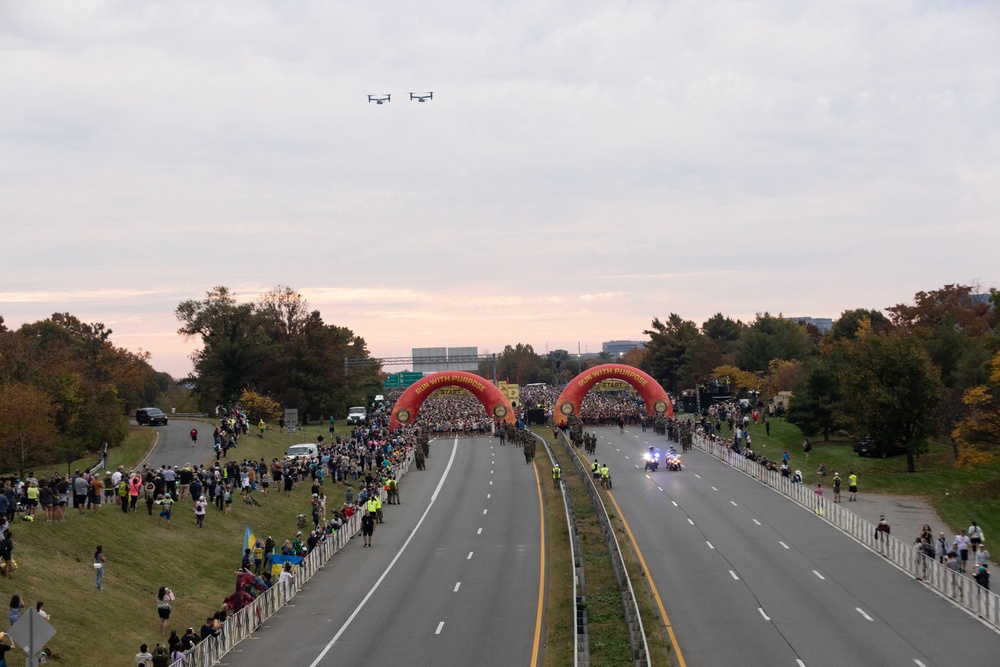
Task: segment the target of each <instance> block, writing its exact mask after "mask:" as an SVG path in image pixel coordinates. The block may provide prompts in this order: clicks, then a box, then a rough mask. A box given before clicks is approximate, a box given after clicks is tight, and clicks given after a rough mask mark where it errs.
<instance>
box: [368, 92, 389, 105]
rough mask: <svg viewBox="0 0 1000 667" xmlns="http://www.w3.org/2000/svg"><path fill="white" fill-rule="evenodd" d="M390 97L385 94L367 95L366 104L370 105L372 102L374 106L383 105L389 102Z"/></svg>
mask: <svg viewBox="0 0 1000 667" xmlns="http://www.w3.org/2000/svg"><path fill="white" fill-rule="evenodd" d="M391 97H392V95H390V94H389V93H386V94H385V95H369V96H368V104H371V103H372V102H374V103H375V104H385V103H386V102H388V101H389V99H390V98H391Z"/></svg>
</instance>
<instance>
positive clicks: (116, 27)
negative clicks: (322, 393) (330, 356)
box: [0, 0, 1000, 377]
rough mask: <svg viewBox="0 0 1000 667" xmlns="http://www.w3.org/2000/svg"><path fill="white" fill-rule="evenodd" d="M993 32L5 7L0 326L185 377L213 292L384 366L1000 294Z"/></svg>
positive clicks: (706, 11)
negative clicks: (184, 306)
mask: <svg viewBox="0 0 1000 667" xmlns="http://www.w3.org/2000/svg"><path fill="white" fill-rule="evenodd" d="M998 35H1000V3H997V2H994V1H984V2H962V1H957V0H956V1H948V0H941V1H933V0H921V1H903V0H886V1H872V0H864V1H861V0H843V1H839V2H832V3H819V2H801V1H795V2H792V1H786V0H772V1H768V2H727V1H718V2H701V1H697V0H691V1H687V0H684V1H659V2H653V1H636V2H626V1H615V0H601V1H599V2H598V1H596V0H531V1H530V2H529V1H524V0H503V1H502V2H501V1H490V0H486V1H482V2H467V1H462V2H459V1H457V0H440V1H439V2H434V3H413V2H408V1H403V0H379V1H376V2H344V1H340V0H322V1H319V0H317V1H314V2H308V1H294V0H282V1H277V0H275V1H273V2H265V1H262V0H261V1H243V2H235V1H227V0H218V1H213V2H203V1H200V0H199V1H197V2H194V1H188V0H169V1H152V0H150V1H143V0H104V1H96V0H91V1H87V0H80V1H78V2H72V3H67V2H65V1H58V2H56V1H51V0H31V2H27V1H24V0H0V238H2V241H3V242H2V248H3V255H2V260H0V315H2V316H3V317H4V319H5V321H6V324H7V326H9V327H12V328H13V327H17V326H20V325H21V324H23V323H25V322H34V321H37V320H40V319H44V318H45V317H48V316H49V315H51V314H52V313H54V312H70V313H72V314H73V315H76V316H77V317H79V318H80V319H82V320H84V321H89V322H103V323H105V324H106V325H108V326H109V327H110V328H111V329H112V330H113V331H114V334H113V336H112V339H113V341H114V342H115V343H116V344H117V345H120V346H123V347H126V348H129V349H132V350H139V349H142V350H145V351H148V352H150V353H151V355H152V356H151V360H150V361H151V363H152V365H153V366H154V367H155V368H157V369H158V370H163V371H167V372H169V373H171V374H173V375H175V376H177V377H180V376H184V375H186V374H187V373H189V372H190V371H191V362H190V359H189V358H188V357H189V355H190V354H191V352H192V351H194V350H195V349H196V341H194V340H185V339H183V338H182V337H181V336H179V335H178V334H177V328H178V326H179V323H178V321H177V319H176V317H175V315H174V310H175V308H176V307H177V305H178V304H179V303H180V302H182V301H185V300H188V299H200V298H203V297H204V295H205V293H206V292H207V291H208V290H210V289H211V288H212V287H213V286H216V285H225V286H227V287H229V288H230V289H231V290H234V291H235V292H237V293H238V294H239V295H240V296H241V298H244V299H248V300H249V299H254V298H256V297H257V296H258V295H259V294H261V293H262V292H265V291H268V290H270V289H272V288H274V287H276V286H278V285H285V286H289V287H291V288H293V289H295V290H296V291H298V292H300V293H301V294H302V295H303V296H304V297H305V298H306V300H307V301H308V302H309V304H310V306H311V307H312V308H314V309H317V310H319V311H320V312H321V313H322V316H323V319H324V321H326V322H327V323H330V324H336V325H339V326H346V327H349V328H350V329H352V330H353V331H354V332H355V333H356V334H357V335H359V336H362V337H363V338H364V339H365V340H366V342H367V343H368V348H369V350H370V351H371V353H372V354H373V355H374V356H396V355H407V354H409V353H410V349H411V348H412V347H429V346H456V347H457V346H478V347H479V349H480V352H484V351H491V352H497V351H499V350H501V349H502V348H503V346H504V345H506V344H516V343H518V342H522V343H530V344H531V345H533V346H534V347H535V349H536V351H538V352H542V353H544V352H545V351H546V350H551V349H557V348H562V349H567V350H571V351H575V350H576V349H577V346H578V345H579V348H580V350H581V351H590V352H594V351H598V350H599V349H600V344H601V342H602V341H606V340H614V339H632V340H642V339H644V338H645V336H643V334H642V331H643V330H644V329H647V328H649V325H650V322H651V321H652V319H653V318H654V317H658V318H660V319H665V318H666V317H667V316H668V315H669V314H670V313H672V312H675V313H678V314H680V315H681V316H683V317H684V318H686V319H692V320H695V321H696V322H701V321H703V320H705V319H707V318H708V317H710V316H711V315H713V314H714V313H717V312H722V313H724V314H726V315H730V316H732V317H739V318H742V319H743V320H744V321H746V320H748V319H753V317H754V314H755V313H758V312H763V311H769V312H771V313H782V314H784V315H788V316H813V317H834V318H835V317H836V316H837V315H838V314H840V313H841V312H843V311H844V310H847V309H852V308H859V307H865V308H885V307H887V306H890V305H893V304H896V303H901V302H907V301H910V300H912V297H913V295H914V294H915V293H916V292H918V291H921V290H931V289H936V288H939V287H941V286H943V285H945V284H950V283H962V284H977V285H980V286H981V287H982V289H983V290H987V289H989V288H990V287H1000V275H998V267H1000V261H998V260H997V258H996V249H997V248H998V247H1000V221H998V219H997V216H998V211H1000V90H998V87H1000V39H998ZM428 91H433V93H434V99H433V100H432V101H428V102H425V103H422V104H421V103H418V102H415V101H409V100H408V93H410V92H417V93H423V92H428ZM384 93H388V94H391V95H392V98H391V101H390V102H389V103H388V104H383V105H377V104H371V103H369V102H368V95H369V94H384Z"/></svg>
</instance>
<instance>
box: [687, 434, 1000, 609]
mask: <svg viewBox="0 0 1000 667" xmlns="http://www.w3.org/2000/svg"><path fill="white" fill-rule="evenodd" d="M694 445H695V447H697V448H698V449H700V450H702V451H704V452H706V453H708V454H710V455H712V456H714V457H715V458H717V459H719V460H720V461H724V462H726V463H728V464H729V465H731V466H732V467H734V468H736V469H737V470H740V471H742V472H744V473H746V474H747V475H750V476H751V477H753V478H754V479H756V480H757V481H759V482H760V483H761V484H766V485H767V486H769V487H771V488H772V489H774V490H775V491H777V492H778V493H781V494H782V495H784V496H786V497H788V498H790V499H792V500H794V501H795V502H796V503H798V504H799V505H801V506H803V507H805V508H807V509H809V510H812V511H813V512H815V513H817V514H818V515H819V516H820V518H822V519H825V520H826V521H828V522H830V523H832V524H833V525H835V526H836V527H837V528H839V529H840V530H842V531H843V532H845V533H847V534H848V535H850V536H851V537H853V538H854V539H855V540H857V541H858V542H860V543H861V544H863V545H864V546H865V547H867V548H868V549H870V550H871V551H874V552H876V553H879V554H881V555H882V556H884V557H885V558H886V559H887V560H888V561H889V562H891V563H892V564H893V565H895V566H896V567H897V568H899V569H900V570H902V571H903V572H906V573H907V574H909V575H910V576H912V577H914V578H915V579H919V580H921V581H923V582H924V584H926V585H927V586H929V587H930V588H932V589H934V590H935V591H937V592H938V593H940V594H941V595H943V596H945V597H947V598H948V599H950V600H951V601H952V602H954V603H955V604H957V605H959V606H960V607H962V608H963V609H965V610H966V611H968V612H970V613H972V614H975V615H976V616H978V617H979V618H980V619H982V620H983V621H985V622H986V623H988V624H989V625H991V626H992V627H994V628H997V629H1000V596H998V595H997V594H996V593H992V592H990V591H988V590H987V589H985V588H983V587H982V586H980V585H979V584H978V583H977V582H976V581H975V580H974V579H972V578H971V577H970V576H968V575H964V574H961V573H959V572H955V571H954V570H951V569H949V568H948V567H946V566H945V565H944V564H942V563H940V562H938V561H937V559H935V558H931V557H929V556H926V555H924V554H923V553H921V552H920V551H918V550H917V549H916V548H915V547H914V545H913V544H908V543H906V542H904V541H903V540H900V539H898V538H896V537H893V536H891V535H885V534H884V533H883V534H877V533H876V532H875V524H873V523H871V522H870V521H866V520H865V519H862V518H861V517H860V516H858V515H857V514H855V513H854V512H852V511H851V510H849V509H846V508H845V507H844V506H843V505H842V504H840V503H834V502H831V501H830V500H829V499H827V498H824V497H821V496H817V495H816V492H815V490H814V489H813V488H812V487H810V486H807V485H805V484H800V483H795V484H793V483H792V481H791V479H790V478H788V477H783V476H782V475H781V473H779V472H775V471H773V470H768V469H767V468H765V467H764V466H762V465H761V464H759V463H757V462H756V461H751V460H750V459H748V458H746V457H745V456H743V455H742V454H738V453H736V452H734V451H733V450H732V449H730V448H728V447H726V446H725V445H722V444H720V443H718V442H712V441H709V440H706V439H705V438H704V437H702V436H699V435H696V436H695V437H694ZM970 567H971V566H970Z"/></svg>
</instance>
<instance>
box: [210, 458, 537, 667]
mask: <svg viewBox="0 0 1000 667" xmlns="http://www.w3.org/2000/svg"><path fill="white" fill-rule="evenodd" d="M400 493H401V501H402V504H401V505H399V506H395V505H386V506H384V512H385V523H384V524H381V525H379V526H377V528H376V530H375V534H374V536H373V539H372V545H373V546H372V548H370V549H368V548H364V547H363V546H362V542H361V539H360V537H358V538H356V539H354V540H352V542H351V543H350V544H349V545H348V546H347V548H345V549H344V550H343V551H341V552H340V553H338V554H337V555H336V556H334V557H333V558H332V559H331V560H330V562H329V563H328V564H327V566H326V567H325V568H324V569H323V570H322V571H321V572H319V573H318V574H317V575H316V576H314V577H313V579H312V580H311V581H310V582H309V583H308V584H307V585H306V586H305V587H304V589H303V590H302V591H301V592H300V593H299V594H298V595H296V596H295V598H294V599H293V600H292V601H291V603H290V604H288V605H286V607H285V608H283V609H282V610H281V611H279V612H278V613H277V614H275V615H274V616H273V617H272V618H271V619H269V620H268V621H267V622H266V623H265V625H264V626H262V628H261V629H260V630H259V631H258V632H256V633H255V635H254V636H253V638H251V639H249V640H247V641H244V642H242V643H241V644H239V645H238V646H237V647H236V649H235V650H234V651H232V652H231V653H229V654H228V655H227V656H226V657H225V658H224V659H223V661H222V664H226V665H233V666H236V667H257V666H259V665H265V664H282V665H299V666H300V667H319V666H321V665H322V666H332V665H377V664H406V665H445V666H449V665H451V666H455V667H458V666H465V665H530V664H533V663H532V655H533V652H534V651H535V650H536V649H537V645H536V641H537V640H536V627H538V611H539V602H540V600H541V596H540V592H539V586H540V572H541V557H542V554H541V548H542V542H541V523H540V522H541V515H540V503H539V493H538V481H537V478H536V476H535V473H534V469H533V467H532V466H528V465H526V464H525V462H524V456H523V455H522V454H521V450H520V449H518V448H516V447H512V446H506V447H500V446H499V443H498V442H497V441H495V440H494V439H493V438H482V439H460V440H436V441H433V442H432V443H431V457H430V458H429V459H427V470H425V471H418V470H416V468H415V467H413V468H411V469H410V472H409V473H407V475H406V476H405V477H404V478H403V483H402V484H401V491H400Z"/></svg>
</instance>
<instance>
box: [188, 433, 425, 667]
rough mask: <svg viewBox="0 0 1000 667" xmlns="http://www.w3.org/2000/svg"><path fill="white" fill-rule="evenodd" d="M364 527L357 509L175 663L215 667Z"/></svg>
mask: <svg viewBox="0 0 1000 667" xmlns="http://www.w3.org/2000/svg"><path fill="white" fill-rule="evenodd" d="M412 461H413V457H412V452H407V454H406V457H405V458H404V460H403V461H400V462H398V463H397V464H396V466H395V468H394V469H395V473H396V479H399V478H400V477H402V476H403V475H405V474H406V473H407V472H408V471H409V469H410V465H411V463H412ZM380 498H381V500H382V501H383V502H385V501H386V499H387V495H386V492H385V490H384V489H381V490H380ZM360 531H361V513H360V512H356V513H355V514H354V516H352V517H351V518H350V519H349V520H348V521H347V523H345V524H344V525H343V526H341V527H340V530H338V531H337V532H335V533H334V534H333V535H330V536H328V537H327V541H326V542H324V543H322V544H320V545H318V546H317V547H316V548H315V549H313V550H312V551H311V552H309V554H307V555H306V557H305V560H303V561H302V563H301V564H300V565H299V566H298V567H296V568H295V580H294V581H291V582H288V583H285V584H282V583H275V584H274V586H272V587H271V588H269V589H268V590H266V591H264V592H263V593H261V594H260V596H259V597H257V599H256V600H254V601H253V602H252V603H250V604H249V605H247V606H246V607H244V608H243V609H241V610H240V611H238V612H237V613H235V614H232V615H231V616H229V617H228V618H227V619H226V622H225V623H223V624H222V628H221V631H220V633H219V636H218V637H209V638H208V639H204V640H202V641H200V642H198V643H197V644H196V645H195V647H194V648H193V649H191V652H190V653H189V655H188V658H187V662H185V663H182V662H181V661H177V662H175V663H173V664H172V665H171V667H182V665H183V667H211V666H212V665H214V664H215V663H216V662H218V661H219V660H221V659H222V657H223V656H224V655H225V654H226V653H228V652H229V651H231V650H232V649H233V647H234V646H236V645H237V644H239V643H240V642H241V641H243V640H244V639H246V638H247V637H249V636H250V635H251V634H252V633H253V632H254V631H255V630H256V629H257V628H259V627H260V625H261V624H262V623H263V622H264V621H266V620H267V619H268V618H270V617H271V615H272V614H274V613H275V612H276V611H277V610H278V609H280V608H281V607H283V606H284V605H285V603H287V602H288V601H289V600H291V599H292V597H294V595H295V593H296V592H298V590H299V589H300V588H301V587H302V585H303V584H304V583H306V582H307V581H309V580H310V579H311V578H312V577H313V575H314V574H316V572H318V571H319V570H320V568H322V567H323V566H324V565H326V563H327V561H329V560H330V558H331V557H332V556H333V555H334V554H335V553H337V552H338V551H340V550H341V549H343V548H344V547H345V546H347V544H348V543H349V542H350V541H351V538H352V537H354V536H355V535H357V534H358V533H359V532H360Z"/></svg>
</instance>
